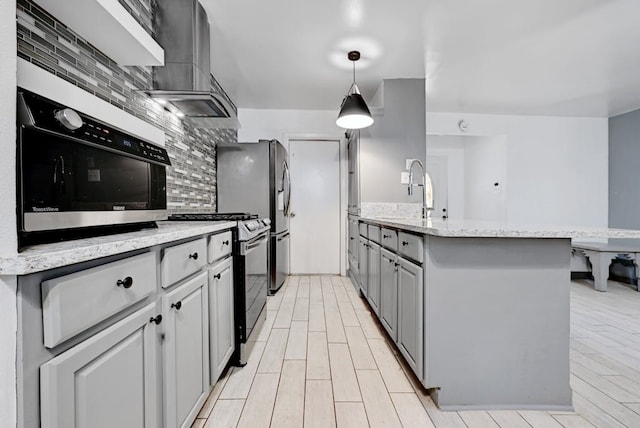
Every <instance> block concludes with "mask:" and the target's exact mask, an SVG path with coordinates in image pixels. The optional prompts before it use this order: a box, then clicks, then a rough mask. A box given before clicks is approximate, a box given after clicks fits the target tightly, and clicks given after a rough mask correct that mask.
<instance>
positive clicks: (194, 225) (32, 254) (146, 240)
mask: <svg viewBox="0 0 640 428" xmlns="http://www.w3.org/2000/svg"><path fill="white" fill-rule="evenodd" d="M157 224H158V228H157V229H143V230H140V231H137V232H128V233H118V234H114V235H105V236H96V237H93V238H85V239H76V240H72V241H62V242H54V243H51V244H41V245H34V246H31V247H27V248H25V249H24V250H23V251H22V252H20V253H18V254H16V255H13V256H8V257H0V275H27V274H30V273H34V272H41V271H44V270H48V269H53V268H57V267H61V266H68V265H71V264H74V263H79V262H84V261H88V260H95V259H99V258H101V257H107V256H111V255H114V254H122V253H126V252H127V251H133V250H139V249H142V248H146V247H151V246H153V245H158V244H165V243H167V242H172V241H178V240H181V239H187V238H192V237H195V236H200V235H206V234H208V233H213V232H217V231H220V230H224V229H230V228H233V227H236V224H237V223H236V222H235V221H211V222H177V221H161V222H158V223H157Z"/></svg>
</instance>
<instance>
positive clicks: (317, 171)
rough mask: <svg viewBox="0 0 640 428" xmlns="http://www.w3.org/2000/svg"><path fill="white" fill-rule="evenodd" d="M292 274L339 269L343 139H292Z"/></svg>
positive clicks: (290, 144)
mask: <svg viewBox="0 0 640 428" xmlns="http://www.w3.org/2000/svg"><path fill="white" fill-rule="evenodd" d="M289 163H290V169H291V208H290V210H291V218H290V220H289V221H290V223H289V231H290V232H291V241H290V256H289V257H290V271H291V273H292V274H339V273H340V143H339V142H338V141H306V140H305V141H297V140H292V141H290V142H289Z"/></svg>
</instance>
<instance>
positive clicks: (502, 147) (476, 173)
mask: <svg viewBox="0 0 640 428" xmlns="http://www.w3.org/2000/svg"><path fill="white" fill-rule="evenodd" d="M463 139H464V140H466V141H465V145H464V146H465V147H464V187H465V188H464V189H463V190H464V216H465V218H472V219H476V220H492V221H505V220H506V219H507V207H506V198H507V194H506V189H507V182H506V181H507V180H506V178H507V145H506V139H505V137H502V136H499V137H463ZM495 184H497V186H496V185H495Z"/></svg>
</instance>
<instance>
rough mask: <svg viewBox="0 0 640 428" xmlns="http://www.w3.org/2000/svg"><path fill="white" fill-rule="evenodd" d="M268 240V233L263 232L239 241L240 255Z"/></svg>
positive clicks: (244, 254)
mask: <svg viewBox="0 0 640 428" xmlns="http://www.w3.org/2000/svg"><path fill="white" fill-rule="evenodd" d="M268 240H269V233H263V234H262V235H258V236H256V237H255V238H253V239H251V240H249V241H246V242H241V243H240V255H241V256H246V255H247V254H249V253H250V252H251V251H252V250H253V249H254V248H256V247H259V246H260V245H262V244H263V243H265V242H267V241H268Z"/></svg>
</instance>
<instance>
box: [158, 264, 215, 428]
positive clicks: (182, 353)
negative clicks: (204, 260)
mask: <svg viewBox="0 0 640 428" xmlns="http://www.w3.org/2000/svg"><path fill="white" fill-rule="evenodd" d="M162 307H163V312H164V314H165V317H164V320H163V324H164V414H165V415H164V418H165V428H173V427H190V426H191V423H192V422H193V420H194V419H195V417H196V415H197V413H198V412H199V411H200V407H201V406H202V404H203V403H204V401H205V400H206V398H207V395H208V394H209V298H208V275H207V272H206V271H205V272H200V273H199V274H197V275H196V276H194V277H192V278H190V279H188V280H186V281H185V282H183V283H182V284H180V285H178V286H177V288H175V289H174V290H172V291H171V292H169V293H167V294H166V295H165V296H164V297H163V298H162Z"/></svg>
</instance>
